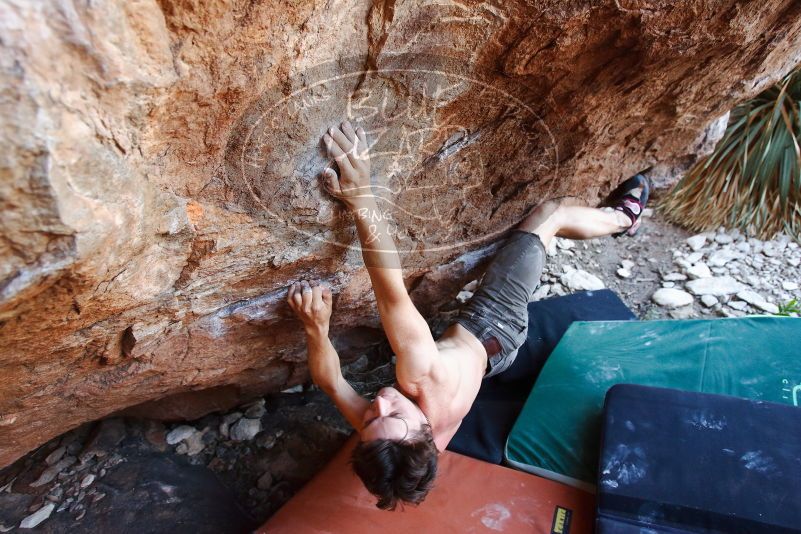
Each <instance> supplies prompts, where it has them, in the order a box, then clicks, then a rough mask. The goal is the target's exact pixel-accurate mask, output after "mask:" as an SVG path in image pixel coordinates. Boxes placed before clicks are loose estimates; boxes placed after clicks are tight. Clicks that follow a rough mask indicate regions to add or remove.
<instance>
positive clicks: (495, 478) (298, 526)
mask: <svg viewBox="0 0 801 534" xmlns="http://www.w3.org/2000/svg"><path fill="white" fill-rule="evenodd" d="M355 443H356V438H355V437H354V438H351V440H349V441H348V443H347V444H346V445H345V446H344V447H343V449H342V450H341V451H340V452H339V453H337V455H336V457H335V458H334V459H333V460H332V461H331V462H330V463H329V464H328V465H327V466H326V467H325V468H324V469H323V470H322V471H321V472H320V473H319V474H318V475H317V476H316V477H315V478H314V479H313V480H311V481H310V482H309V483H308V484H307V485H306V486H305V487H304V488H303V489H302V490H301V491H300V492H299V493H298V494H297V495H295V496H294V497H293V498H292V499H291V500H290V501H289V502H288V503H287V504H286V505H284V507H283V508H281V509H280V510H279V511H278V512H276V514H275V515H274V516H273V517H272V518H271V519H270V520H269V521H268V522H267V523H266V524H264V525H263V526H262V527H261V528H260V529H259V530H258V531H257V532H259V533H269V534H281V533H287V534H307V533H309V534H310V533H323V532H325V533H347V534H361V533H364V534H368V533H369V534H375V533H376V532H381V533H411V534H422V533H424V532H437V533H444V532H458V533H469V532H476V533H480V532H487V533H492V532H506V533H516V532H527V533H537V534H539V533H545V534H548V533H557V534H585V533H590V532H592V525H593V521H594V516H595V512H594V507H595V497H594V496H593V495H591V494H590V493H587V492H585V491H582V490H580V489H577V488H573V487H570V486H565V485H563V484H559V483H558V482H554V481H551V480H547V479H544V478H540V477H537V476H535V475H530V474H528V473H523V472H520V471H513V470H511V469H508V468H506V467H501V466H499V465H494V464H490V463H487V462H482V461H479V460H475V459H473V458H468V457H467V456H462V455H460V454H456V453H452V452H444V453H443V454H442V455H440V458H439V474H438V476H437V480H436V486H435V487H434V488H433V489H432V490H431V492H430V493H429V494H428V497H427V498H426V500H425V501H424V502H423V503H422V504H421V505H419V506H405V507H404V508H403V509H401V508H400V506H399V507H398V509H397V510H396V511H394V512H388V511H384V510H379V509H378V508H376V507H375V502H376V499H375V497H373V496H372V495H370V494H369V493H368V492H367V490H366V489H364V486H363V485H362V483H361V481H360V480H359V479H358V478H357V477H356V475H355V474H354V473H353V471H352V469H351V467H350V465H349V464H348V460H349V458H350V451H351V449H352V448H353V446H354V445H355ZM432 528H436V530H431V529H432Z"/></svg>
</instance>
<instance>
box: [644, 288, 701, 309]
mask: <svg viewBox="0 0 801 534" xmlns="http://www.w3.org/2000/svg"><path fill="white" fill-rule="evenodd" d="M651 299H652V300H653V301H654V302H656V303H657V304H659V305H660V306H664V307H665V308H668V309H673V308H681V307H682V306H687V305H689V304H692V303H693V296H692V295H690V294H689V293H687V292H686V291H682V290H681V289H674V288H672V287H663V288H662V289H657V290H656V292H655V293H654V294H653V295H652V296H651Z"/></svg>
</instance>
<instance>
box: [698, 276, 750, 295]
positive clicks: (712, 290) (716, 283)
mask: <svg viewBox="0 0 801 534" xmlns="http://www.w3.org/2000/svg"><path fill="white" fill-rule="evenodd" d="M686 288H687V290H688V291H689V292H690V293H692V294H693V295H699V296H700V295H712V296H714V297H723V296H726V295H733V294H735V293H737V292H739V291H742V290H743V289H745V286H743V284H741V283H740V282H738V281H737V280H735V279H734V278H732V277H731V276H714V277H711V278H699V279H697V280H690V281H689V282H687V284H686Z"/></svg>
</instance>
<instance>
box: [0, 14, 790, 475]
mask: <svg viewBox="0 0 801 534" xmlns="http://www.w3.org/2000/svg"><path fill="white" fill-rule="evenodd" d="M596 4H597V3H592V5H591V3H590V2H566V1H564V2H550V3H547V4H542V6H541V7H539V8H537V7H532V6H531V5H530V4H529V3H525V2H522V1H508V2H499V3H490V2H475V3H452V4H451V3H447V2H445V3H425V2H394V1H391V2H374V3H373V4H370V3H368V2H354V1H349V0H343V1H339V2H312V1H304V2H285V3H283V4H276V3H259V2H247V1H241V2H240V1H234V2H221V1H216V0H210V1H207V2H185V1H177V0H160V1H159V2H153V1H152V0H138V1H127V2H123V1H109V2H93V3H89V4H87V3H72V2H25V1H23V0H1V1H0V12H1V13H2V16H0V33H2V35H3V39H2V44H0V47H2V53H0V76H2V98H1V99H0V134H1V135H2V141H3V143H2V144H3V152H2V155H0V158H1V159H0V172H1V173H2V180H0V209H1V210H2V215H1V216H0V221H1V222H0V224H1V226H0V232H1V234H0V235H2V240H0V256H1V257H2V262H1V263H0V321H1V323H0V339H2V345H1V346H0V378H2V380H0V465H5V464H8V463H9V462H11V461H13V460H14V459H15V458H17V457H18V456H19V455H21V454H23V453H25V452H26V451H28V450H30V449H31V448H33V447H35V446H36V445H38V444H40V443H42V442H44V441H46V440H47V439H49V438H51V437H52V436H54V435H57V434H59V433H61V432H64V431H66V430H68V429H69V428H72V427H74V426H76V425H78V424H80V423H82V422H84V421H87V420H92V419H97V418H101V417H104V416H106V415H109V414H111V413H115V412H119V411H121V410H124V409H126V408H131V407H134V406H136V408H131V410H132V411H135V413H139V414H142V413H144V414H158V413H161V414H162V415H164V416H166V417H178V416H186V417H191V416H197V415H200V414H202V413H204V412H205V411H208V410H214V409H221V408H224V407H226V406H228V405H230V404H232V403H235V402H238V401H239V400H241V399H243V398H247V397H253V396H255V395H258V394H261V393H263V392H265V391H268V390H278V389H281V388H283V387H285V386H286V385H287V384H293V383H298V382H301V381H303V380H305V379H306V368H305V365H304V359H305V354H304V348H303V339H302V336H301V335H300V328H299V324H298V323H297V322H296V321H295V320H294V319H293V318H292V317H291V316H290V313H289V310H288V309H287V308H286V306H285V305H284V303H283V299H284V292H285V288H286V286H287V284H288V283H290V282H291V281H294V280H298V279H300V278H304V277H306V278H319V279H323V280H325V281H327V282H328V283H330V284H331V285H332V286H333V287H334V288H335V289H336V291H337V293H338V297H337V301H336V309H335V312H334V324H333V326H332V334H333V336H335V337H336V338H337V339H336V341H337V343H338V344H339V345H340V346H342V347H346V348H347V350H343V357H355V356H357V355H358V350H359V348H360V347H363V346H364V345H365V344H369V343H370V342H372V341H374V339H375V332H376V331H375V330H374V329H375V328H377V327H378V326H379V325H378V320H377V316H376V310H375V304H374V299H373V296H372V293H371V290H370V287H369V280H368V278H367V276H366V272H365V271H364V268H363V266H362V263H361V259H360V256H359V253H358V250H355V249H353V248H349V247H348V245H352V244H353V231H352V228H351V225H350V223H349V222H348V220H347V218H343V214H342V212H341V209H340V208H339V206H338V205H337V204H336V203H335V202H333V201H332V200H331V199H330V198H328V197H326V195H325V194H324V193H323V192H322V190H321V189H320V186H319V183H318V181H317V178H316V173H318V172H319V171H320V170H321V169H322V168H323V166H324V165H325V163H326V162H325V160H324V159H323V157H322V151H321V147H320V146H319V143H318V141H319V138H320V135H321V133H322V132H323V131H324V130H325V129H326V128H327V127H328V126H330V125H332V124H334V123H335V122H336V121H338V120H341V119H342V118H344V117H346V116H349V117H350V118H351V119H354V120H358V121H359V122H360V123H361V124H363V125H364V126H365V127H366V128H367V129H368V130H369V132H370V137H371V139H372V140H373V141H374V142H375V146H374V152H375V156H374V163H373V167H374V169H375V171H376V173H375V175H376V180H377V183H376V186H377V187H376V191H377V192H378V193H379V194H380V195H381V197H382V199H383V201H382V202H383V205H384V206H385V208H386V213H388V214H389V215H390V216H391V217H392V218H393V220H394V221H395V222H396V226H397V228H398V246H399V248H400V249H401V250H402V255H403V262H404V268H405V274H406V275H407V280H408V283H409V286H410V288H411V289H412V294H413V295H414V297H415V301H416V302H417V303H418V305H419V306H420V307H421V308H422V309H424V310H432V309H434V307H436V305H437V304H439V303H441V302H442V301H443V300H444V299H446V298H448V297H451V296H452V294H453V293H455V291H456V289H457V288H458V287H459V285H460V283H461V282H462V280H460V278H461V277H462V276H463V273H464V272H465V270H469V269H472V268H473V267H474V266H475V264H476V262H477V261H478V258H477V256H476V253H475V252H473V251H475V250H478V249H479V248H480V247H481V246H483V245H485V244H487V243H489V242H491V241H493V240H497V239H498V237H499V236H500V235H501V234H502V232H503V231H504V230H505V229H507V228H509V227H510V226H511V225H513V224H514V223H515V222H516V221H517V220H519V219H520V218H521V217H522V216H523V214H524V213H525V212H526V210H527V209H529V208H530V207H531V206H533V205H534V204H536V203H538V202H539V201H541V200H543V199H544V198H548V197H553V196H557V195H564V194H580V195H583V196H584V197H586V198H587V199H588V200H595V199H597V198H598V197H599V196H600V195H602V194H603V193H605V192H607V191H608V190H609V189H610V188H611V187H612V186H613V185H614V184H615V183H617V182H618V181H619V180H620V179H622V178H624V177H627V176H629V175H631V174H633V173H635V172H637V171H642V170H643V169H647V168H649V167H653V168H654V170H653V171H652V172H653V174H654V175H659V174H665V173H666V172H671V173H675V172H679V171H680V170H681V169H682V168H684V167H686V166H687V165H688V164H690V163H691V162H692V161H693V159H694V158H695V154H696V152H697V150H698V149H699V146H700V145H702V144H703V143H704V142H706V144H710V143H709V140H708V139H705V133H704V132H705V128H706V126H707V125H708V124H710V123H711V122H712V121H713V120H714V119H715V118H716V117H719V116H721V115H722V114H724V113H725V112H726V110H728V109H729V108H731V107H732V106H733V105H734V104H736V103H737V102H739V101H741V100H743V99H745V98H747V97H749V96H751V95H753V94H755V93H757V92H758V91H760V90H762V89H764V88H765V87H767V86H768V85H769V84H771V83H772V82H773V81H774V80H776V79H777V78H779V77H780V76H781V75H783V74H784V73H786V72H787V71H788V70H789V69H791V68H792V67H793V66H794V65H795V64H796V63H798V62H799V60H801V55H800V54H799V50H800V49H801V4H799V3H798V2H795V1H794V0H762V1H759V2H757V1H752V2H739V1H738V2H735V1H734V0H728V1H725V0H724V1H722V2H718V3H716V4H714V6H713V5H712V4H710V3H708V2H700V1H698V0H686V1H679V2H672V1H670V2H669V1H665V0H659V1H652V2H640V1H632V0H619V1H615V2H612V1H609V2H605V3H604V4H603V5H601V6H598V5H596ZM332 6H334V7H332ZM321 64H322V66H320V65H321ZM365 69H367V70H370V71H371V73H367V74H365V73H363V72H362V71H364V70H365ZM460 257H461V258H462V259H459V258H460ZM203 390H210V391H211V393H210V394H209V395H204V394H203V393H202V391H203ZM204 398H205V400H204ZM158 399H164V400H163V402H158ZM187 399H189V400H191V402H190V403H188V404H186V401H187ZM184 408H186V409H184Z"/></svg>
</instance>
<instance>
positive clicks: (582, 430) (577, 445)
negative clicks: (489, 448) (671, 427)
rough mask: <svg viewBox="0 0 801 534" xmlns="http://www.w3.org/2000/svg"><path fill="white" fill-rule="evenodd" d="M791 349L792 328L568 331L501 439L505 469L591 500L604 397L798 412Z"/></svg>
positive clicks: (800, 344)
mask: <svg viewBox="0 0 801 534" xmlns="http://www.w3.org/2000/svg"><path fill="white" fill-rule="evenodd" d="M800 349H801V319H798V318H786V317H747V318H736V319H714V320H690V321H615V322H576V323H573V325H572V326H571V327H570V328H569V329H568V330H567V332H566V333H565V335H564V337H563V338H562V340H561V341H560V342H559V344H558V345H557V346H556V348H555V349H554V351H553V353H551V356H550V357H549V358H548V361H547V362H546V364H545V366H544V367H543V369H542V372H541V373H540V376H539V378H538V379H537V381H536V383H535V384H534V388H533V389H532V391H531V394H530V395H529V397H528V400H527V401H526V404H525V406H524V407H523V410H522V411H521V413H520V416H519V417H518V419H517V421H516V422H515V425H514V427H513V428H512V432H511V433H510V434H509V437H508V439H507V441H506V451H505V457H506V461H507V463H508V464H510V465H512V466H513V467H516V468H518V469H522V470H524V471H528V472H531V473H534V474H537V475H540V476H544V477H547V478H551V479H554V480H558V481H560V482H564V483H567V484H571V485H574V486H577V487H581V488H584V489H588V490H593V489H594V486H595V480H596V475H597V464H598V447H599V444H600V435H601V412H602V410H603V404H604V397H605V395H606V392H607V390H608V389H609V388H610V387H612V386H613V385H615V384H621V383H627V384H641V385H648V386H659V387H666V388H675V389H681V390H686V391H700V392H706V393H718V394H723V395H734V396H738V397H746V398H751V399H760V400H765V401H771V402H779V403H785V404H791V405H795V406H798V405H799V404H800V403H801V350H800ZM789 431H790V429H788V432H789Z"/></svg>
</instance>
